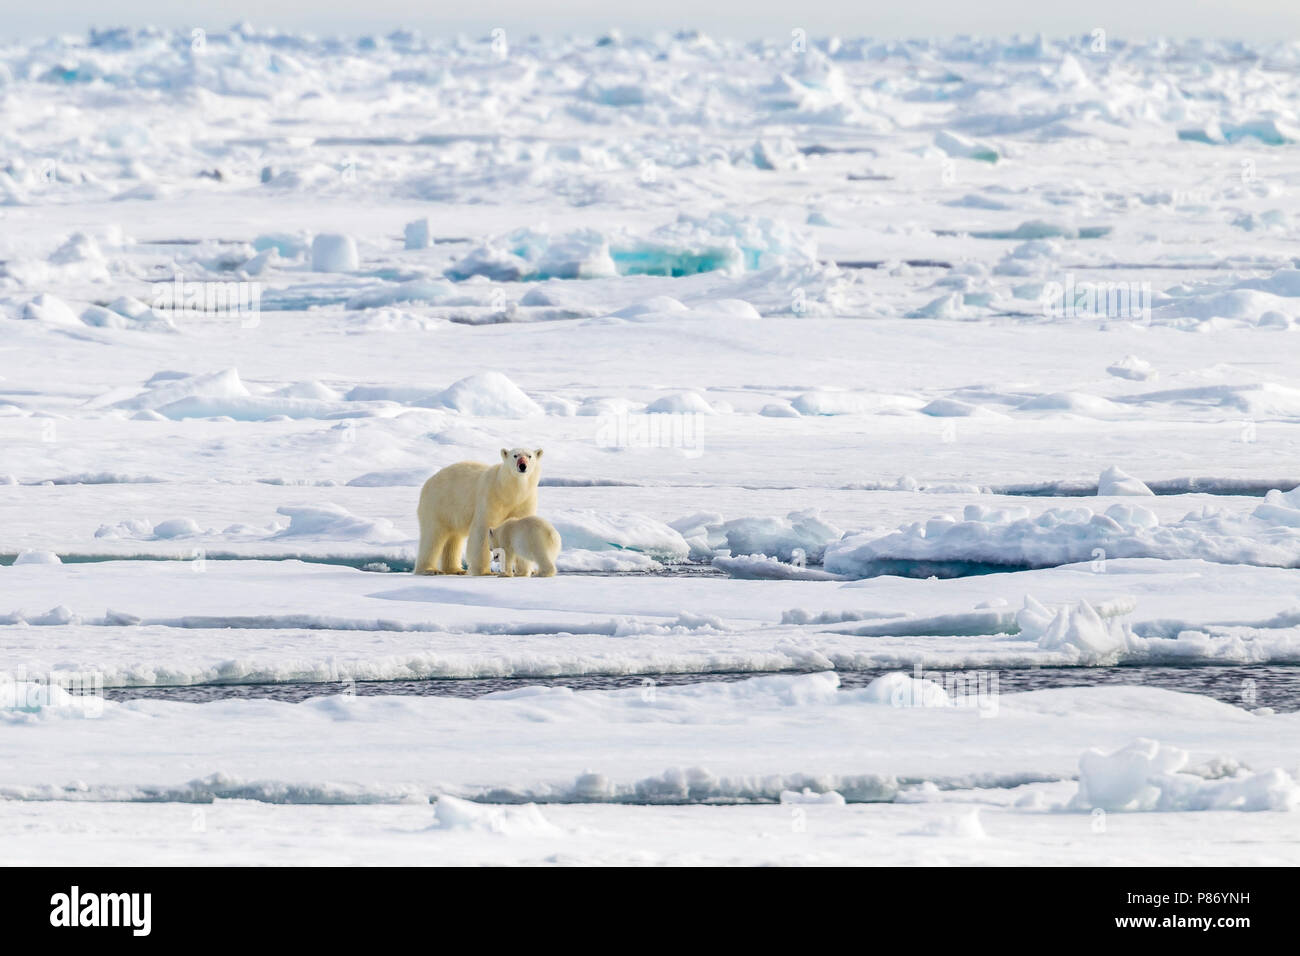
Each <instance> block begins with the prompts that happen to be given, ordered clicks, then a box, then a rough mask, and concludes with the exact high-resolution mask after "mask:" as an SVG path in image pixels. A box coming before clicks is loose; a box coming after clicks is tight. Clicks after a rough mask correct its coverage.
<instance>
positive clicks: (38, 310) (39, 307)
mask: <svg viewBox="0 0 1300 956" xmlns="http://www.w3.org/2000/svg"><path fill="white" fill-rule="evenodd" d="M22 316H23V318H24V319H27V320H29V321H33V322H41V323H43V324H45V325H54V326H63V327H65V328H66V327H72V328H85V323H84V322H82V321H81V319H79V318H78V317H77V313H76V312H74V311H72V307H71V306H69V305H68V303H66V302H64V301H63V300H62V299H60V298H59V297H58V296H54V295H49V294H48V293H42V294H40V295H38V296H37V297H36V298H34V299H32V300H31V301H30V302H28V303H27V304H26V305H25V306H23V313H22Z"/></svg>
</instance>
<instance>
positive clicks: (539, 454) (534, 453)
mask: <svg viewBox="0 0 1300 956" xmlns="http://www.w3.org/2000/svg"><path fill="white" fill-rule="evenodd" d="M533 457H534V458H539V459H540V458H541V457H542V450H541V449H540V448H538V449H537V450H536V451H534V452H533Z"/></svg>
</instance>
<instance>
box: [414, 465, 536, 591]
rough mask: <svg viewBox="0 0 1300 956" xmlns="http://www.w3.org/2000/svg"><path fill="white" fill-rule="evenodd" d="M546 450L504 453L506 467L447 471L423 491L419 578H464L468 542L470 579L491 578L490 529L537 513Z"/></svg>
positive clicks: (464, 467) (451, 467)
mask: <svg viewBox="0 0 1300 956" xmlns="http://www.w3.org/2000/svg"><path fill="white" fill-rule="evenodd" d="M541 460H542V450H541V449H540V448H536V449H532V450H529V449H527V448H510V449H505V448H502V449H501V461H500V462H498V463H497V464H495V465H485V464H483V463H482V462H477V461H460V462H457V463H456V464H454V465H448V466H447V467H446V468H443V469H442V470H441V471H439V472H438V473H437V474H435V475H434V476H433V477H432V478H430V479H429V480H428V481H426V482H425V483H424V487H423V488H421V489H420V505H419V507H418V508H417V509H416V514H417V515H418V516H419V519H420V550H419V551H418V552H417V553H416V556H415V573H416V574H464V573H465V572H464V571H462V570H461V567H460V555H461V550H462V549H463V548H464V547H465V539H466V538H467V537H468V538H469V550H468V551H467V552H466V555H465V557H466V561H465V563H466V564H468V565H469V573H470V574H490V573H491V571H492V555H491V552H490V551H489V550H488V529H489V528H495V527H496V526H497V525H499V524H501V523H502V522H503V521H506V520H508V519H510V518H527V517H529V516H530V515H534V514H536V513H537V479H538V477H539V472H540V463H541Z"/></svg>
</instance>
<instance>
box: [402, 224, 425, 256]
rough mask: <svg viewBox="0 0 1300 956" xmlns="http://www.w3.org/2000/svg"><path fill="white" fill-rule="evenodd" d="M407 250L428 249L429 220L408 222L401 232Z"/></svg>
mask: <svg viewBox="0 0 1300 956" xmlns="http://www.w3.org/2000/svg"><path fill="white" fill-rule="evenodd" d="M402 232H403V237H404V239H405V242H406V248H407V249H427V248H429V239H430V237H429V220H428V219H416V220H415V221H413V222H408V223H407V224H406V227H405V228H404V229H403V230H402Z"/></svg>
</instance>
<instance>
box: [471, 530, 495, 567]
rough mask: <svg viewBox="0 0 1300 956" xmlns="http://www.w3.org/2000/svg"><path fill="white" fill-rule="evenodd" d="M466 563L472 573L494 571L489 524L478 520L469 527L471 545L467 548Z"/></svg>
mask: <svg viewBox="0 0 1300 956" xmlns="http://www.w3.org/2000/svg"><path fill="white" fill-rule="evenodd" d="M465 563H466V564H467V565H468V566H469V573H470V574H491V573H492V552H491V551H490V550H489V549H488V533H487V525H485V524H483V523H482V522H479V521H476V522H475V523H474V524H473V526H472V527H471V528H470V529H469V546H468V547H466V549H465Z"/></svg>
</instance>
